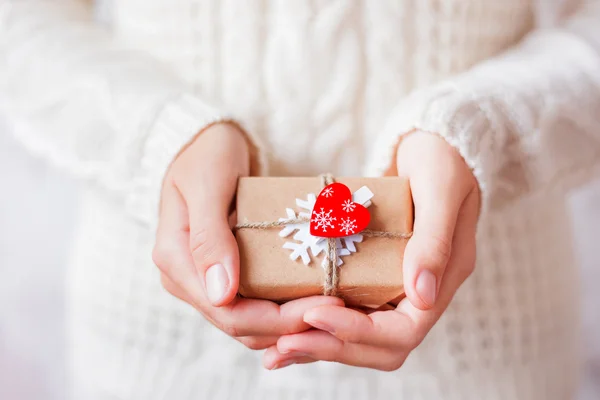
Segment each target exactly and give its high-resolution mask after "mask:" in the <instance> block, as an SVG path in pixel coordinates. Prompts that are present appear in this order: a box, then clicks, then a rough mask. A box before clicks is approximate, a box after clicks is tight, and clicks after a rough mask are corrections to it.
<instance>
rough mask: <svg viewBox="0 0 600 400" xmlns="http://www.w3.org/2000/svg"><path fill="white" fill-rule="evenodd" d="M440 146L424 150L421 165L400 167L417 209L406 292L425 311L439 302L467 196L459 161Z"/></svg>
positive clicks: (407, 253) (408, 254) (407, 261)
mask: <svg viewBox="0 0 600 400" xmlns="http://www.w3.org/2000/svg"><path fill="white" fill-rule="evenodd" d="M424 140H430V138H429V137H426V138H425V139H424ZM436 146H437V145H436V143H435V142H434V145H433V146H432V145H429V146H428V147H427V148H426V150H427V151H422V152H421V154H422V157H423V158H427V159H426V160H425V161H424V162H423V163H421V164H420V165H422V166H421V167H420V168H406V167H404V166H403V165H402V160H399V161H400V162H399V168H398V169H399V171H398V172H399V174H400V175H404V174H403V172H405V171H406V172H405V174H406V175H405V176H408V177H409V179H410V186H411V192H412V196H413V202H414V210H415V221H414V229H413V236H412V238H411V239H410V240H409V241H408V243H407V245H406V249H405V253H404V262H403V276H404V282H405V291H406V296H407V297H408V299H409V300H410V302H411V303H412V304H413V305H414V306H415V307H417V308H419V309H422V310H427V309H430V308H432V307H433V306H435V304H436V301H437V297H438V292H439V288H440V285H441V282H442V279H443V276H444V272H445V270H446V266H447V265H448V261H449V260H450V255H451V252H452V246H453V238H454V229H455V225H456V221H457V218H458V211H459V209H460V207H461V204H462V202H463V201H464V198H465V196H466V191H465V190H464V188H463V187H466V185H465V184H461V179H460V178H459V176H460V174H459V173H458V171H459V168H457V166H456V165H457V163H456V162H454V161H453V157H448V156H447V155H445V152H444V151H439V149H437V147H436ZM403 161H404V162H405V163H406V160H403Z"/></svg>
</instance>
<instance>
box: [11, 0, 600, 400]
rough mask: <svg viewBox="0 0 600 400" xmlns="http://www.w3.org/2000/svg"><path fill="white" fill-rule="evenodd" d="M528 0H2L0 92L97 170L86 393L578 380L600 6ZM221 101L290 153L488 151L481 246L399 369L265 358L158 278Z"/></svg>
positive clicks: (282, 157)
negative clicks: (201, 135)
mask: <svg viewBox="0 0 600 400" xmlns="http://www.w3.org/2000/svg"><path fill="white" fill-rule="evenodd" d="M534 3H535V1H534V0H503V1H493V0H397V1H392V0H381V1H366V0H363V1H350V0H313V1H300V0H261V1H259V0H256V1H233V0H176V1H174V0H119V1H114V2H113V3H112V4H108V7H106V8H104V10H105V11H107V10H108V11H109V12H108V13H102V14H103V15H104V16H105V17H106V16H108V20H110V21H111V24H112V29H111V30H107V29H105V27H103V26H102V25H100V24H97V23H95V22H94V18H93V14H92V13H91V12H90V11H91V5H90V4H86V3H85V2H83V4H75V3H72V2H65V1H54V2H31V1H24V0H19V1H14V2H12V1H8V0H0V107H1V108H0V109H1V110H2V112H3V113H6V115H8V116H9V117H10V118H11V119H12V120H13V122H14V127H15V132H16V133H17V136H18V137H19V138H20V139H21V140H22V142H23V143H24V144H25V145H26V146H27V147H28V148H30V149H31V150H32V151H33V152H35V153H37V154H39V155H43V156H45V157H47V158H48V159H50V160H51V161H53V162H54V163H55V164H56V165H58V166H61V167H64V168H66V169H67V170H69V171H70V172H72V173H74V174H76V175H78V176H81V177H84V178H86V180H87V182H88V184H87V186H86V190H85V194H84V199H83V200H84V201H83V206H82V208H81V210H80V211H79V216H80V224H79V230H78V234H77V237H76V245H75V247H74V249H75V251H74V254H73V263H72V269H71V274H70V275H69V279H70V285H69V287H70V293H69V295H70V300H71V301H70V303H69V304H70V313H71V314H70V315H71V319H70V320H71V323H70V325H69V345H70V348H71V350H72V355H73V357H72V360H71V361H72V365H71V366H72V372H73V377H74V381H73V385H74V387H75V389H76V399H77V400H79V399H83V400H88V399H136V400H137V399H140V400H149V399H176V400H178V399H183V400H185V399H217V400H220V399H284V398H285V399H291V400H299V399H319V398H327V399H349V398H352V399H413V400H417V399H509V398H510V399H528V400H529V399H543V400H546V399H568V398H572V396H573V391H574V388H575V387H576V385H577V378H578V355H577V346H576V339H577V309H578V306H577V289H576V286H575V285H574V282H575V281H576V276H577V268H576V263H575V261H574V257H573V254H571V249H570V243H571V236H570V234H569V221H568V218H567V216H566V212H565V207H564V201H565V200H564V198H565V194H566V193H567V191H568V189H569V188H571V187H573V186H574V185H578V184H580V183H582V182H584V181H585V180H587V179H589V178H591V177H593V176H594V175H596V176H597V175H598V174H597V172H598V171H599V168H598V164H600V157H599V156H600V117H599V115H600V6H599V4H598V2H597V1H589V4H587V5H579V4H577V2H575V1H562V2H561V1H552V0H539V1H537V3H536V4H534ZM105 5H106V3H105ZM223 115H233V116H234V117H236V118H238V119H239V120H240V121H241V122H242V123H243V124H244V126H245V127H246V128H247V130H248V131H249V132H250V133H251V134H252V135H254V138H255V140H256V141H257V143H258V142H260V143H261V146H262V147H261V148H262V150H263V151H262V154H263V156H264V157H263V161H264V162H263V163H262V164H261V165H262V167H263V168H262V171H263V172H264V171H265V168H264V167H265V166H268V167H269V170H270V172H269V173H270V174H272V175H315V174H317V173H320V172H323V171H331V172H333V173H335V174H343V175H358V174H362V173H368V174H373V175H377V174H380V173H381V172H382V171H383V170H385V169H386V168H387V167H388V165H389V163H390V160H391V157H392V154H391V153H392V152H391V150H392V144H393V143H394V142H395V141H396V139H397V137H398V135H400V134H402V133H404V132H407V131H410V130H411V129H413V128H415V127H416V128H420V129H424V130H427V131H432V132H438V133H440V134H441V135H443V136H444V137H445V138H447V140H448V141H449V142H450V143H451V144H453V145H454V146H456V147H457V148H458V150H459V151H460V152H461V154H462V155H463V156H464V158H465V160H467V162H468V163H469V165H470V166H471V167H472V168H473V170H474V172H475V174H476V176H477V178H478V180H479V183H480V184H481V186H482V188H483V189H484V192H485V198H486V206H485V210H486V212H485V213H484V216H483V218H482V220H481V222H480V229H479V242H478V243H479V249H478V267H477V269H476V272H475V274H474V275H473V276H472V277H471V278H470V279H469V280H468V281H467V282H466V283H465V285H464V286H463V287H462V288H461V289H460V290H459V293H458V294H457V296H456V297H455V300H454V302H453V303H452V305H451V306H450V308H449V309H448V311H447V312H446V314H445V315H444V316H443V317H442V319H441V320H440V321H439V323H438V324H437V325H436V326H435V327H434V329H433V330H432V331H431V333H430V334H429V336H428V337H427V338H426V340H425V341H424V342H423V344H422V345H421V346H420V347H419V348H418V349H417V350H416V351H414V352H413V354H412V355H411V356H410V357H409V359H408V361H407V363H406V364H405V366H403V367H402V368H401V369H400V370H399V371H396V372H393V373H381V372H377V371H372V370H365V369H358V368H351V367H345V366H341V365H336V364H326V363H320V364H315V365H309V366H294V367H290V368H286V369H283V370H281V371H274V372H270V371H265V370H263V369H262V368H261V366H260V355H261V354H260V353H259V352H252V351H250V350H247V349H245V348H244V347H242V346H241V345H240V344H238V343H237V342H235V341H233V340H231V339H230V338H228V337H226V336H225V335H224V334H222V333H221V332H219V331H217V330H216V329H214V328H212V326H211V325H210V324H208V323H206V322H205V321H204V320H203V319H202V318H201V316H199V315H198V313H197V312H195V311H194V310H193V309H191V307H187V306H185V305H184V304H182V303H181V302H179V301H177V300H175V299H173V298H171V297H170V296H169V295H167V294H166V293H165V292H164V291H162V290H161V287H160V284H159V280H158V274H157V271H156V269H155V267H154V266H153V264H152V261H151V258H150V253H151V247H152V244H153V230H152V227H153V226H154V224H155V222H156V221H155V218H156V205H157V201H158V195H159V189H160V182H161V178H162V176H163V174H164V171H165V169H166V167H167V166H168V164H169V162H170V161H171V159H172V158H173V156H174V154H176V152H177V151H178V149H180V148H181V146H182V145H183V144H185V143H186V142H187V141H188V140H189V139H190V138H191V137H192V135H194V134H195V133H196V132H198V131H199V130H200V129H201V128H202V127H203V126H204V125H205V124H206V123H207V122H209V121H212V120H213V119H215V118H218V117H220V116H223ZM369 160H370V161H369ZM282 211H283V210H282Z"/></svg>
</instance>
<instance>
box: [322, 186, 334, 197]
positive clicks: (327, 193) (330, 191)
mask: <svg viewBox="0 0 600 400" xmlns="http://www.w3.org/2000/svg"><path fill="white" fill-rule="evenodd" d="M323 196H325V197H331V196H333V188H330V187H328V188H325V189H323Z"/></svg>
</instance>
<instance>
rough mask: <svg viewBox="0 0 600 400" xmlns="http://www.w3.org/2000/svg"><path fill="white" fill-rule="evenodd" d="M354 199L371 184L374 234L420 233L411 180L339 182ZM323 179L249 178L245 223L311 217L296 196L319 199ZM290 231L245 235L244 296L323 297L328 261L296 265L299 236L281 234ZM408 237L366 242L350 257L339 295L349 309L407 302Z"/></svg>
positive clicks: (241, 209)
mask: <svg viewBox="0 0 600 400" xmlns="http://www.w3.org/2000/svg"><path fill="white" fill-rule="evenodd" d="M336 181H337V182H341V183H344V184H345V185H347V186H348V187H349V188H350V190H351V191H352V192H353V193H354V192H355V191H356V190H357V189H359V188H360V187H362V186H367V187H368V188H369V189H370V190H371V191H372V192H373V194H374V197H373V199H372V200H371V203H372V204H371V205H370V206H369V207H368V209H369V212H370V213H371V221H370V223H369V226H368V229H372V230H378V231H391V232H401V233H408V232H412V227H413V205H412V197H411V193H410V188H409V184H408V181H407V180H406V179H404V178H398V177H385V178H336ZM321 189H322V186H321V180H320V178H319V177H314V178H271V177H266V178H258V177H256V178H254V177H252V178H241V179H240V180H239V183H238V190H237V221H238V223H244V222H267V221H268V222H271V221H278V220H279V218H285V217H286V213H285V209H286V208H292V209H294V210H295V211H296V212H298V211H303V210H301V209H299V207H297V205H296V198H300V199H303V200H305V199H306V196H307V195H308V194H309V193H314V194H315V195H318V194H319V192H320V191H321ZM281 229H282V228H271V229H266V230H260V229H240V230H238V231H237V232H236V238H237V242H238V245H239V249H240V285H239V293H240V294H241V295H242V296H244V297H249V298H258V299H267V300H272V301H276V302H278V303H282V302H285V301H289V300H293V299H298V298H301V297H307V296H312V295H318V294H323V281H324V279H325V276H324V270H323V268H322V267H321V261H322V259H323V257H324V254H323V253H321V254H319V256H317V257H315V256H313V255H312V254H311V258H312V261H311V263H310V264H309V265H304V263H303V262H302V260H301V259H300V258H298V259H297V260H295V261H292V260H291V259H290V254H291V250H288V249H284V248H283V247H282V246H283V244H284V243H285V242H286V241H294V240H293V234H292V235H290V236H288V237H287V238H283V237H280V236H279V231H280V230H281ZM406 242H407V239H390V238H376V237H364V238H363V241H362V242H361V243H356V247H357V252H356V253H352V254H351V255H349V256H343V257H342V259H343V261H344V264H342V266H341V267H340V284H339V286H338V295H339V296H340V297H342V298H343V299H344V300H345V302H346V304H347V305H352V306H364V307H378V306H381V305H383V304H385V303H388V302H392V301H394V300H396V302H397V300H398V299H399V298H401V297H402V295H403V292H404V290H403V281H402V258H403V254H404V249H405V247H406Z"/></svg>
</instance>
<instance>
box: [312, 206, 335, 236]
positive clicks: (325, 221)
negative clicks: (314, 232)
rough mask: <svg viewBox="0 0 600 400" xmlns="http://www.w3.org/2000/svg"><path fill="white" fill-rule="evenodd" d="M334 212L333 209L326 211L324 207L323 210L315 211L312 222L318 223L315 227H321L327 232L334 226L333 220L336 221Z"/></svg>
mask: <svg viewBox="0 0 600 400" xmlns="http://www.w3.org/2000/svg"><path fill="white" fill-rule="evenodd" d="M332 212H333V210H329V211H327V212H325V210H324V209H323V207H321V211H313V212H312V215H313V219H312V222H314V223H316V224H317V226H316V227H315V229H321V230H322V231H323V232H327V228H333V227H334V226H333V221H335V220H336V218H335V217H332V216H331V213H332Z"/></svg>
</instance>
